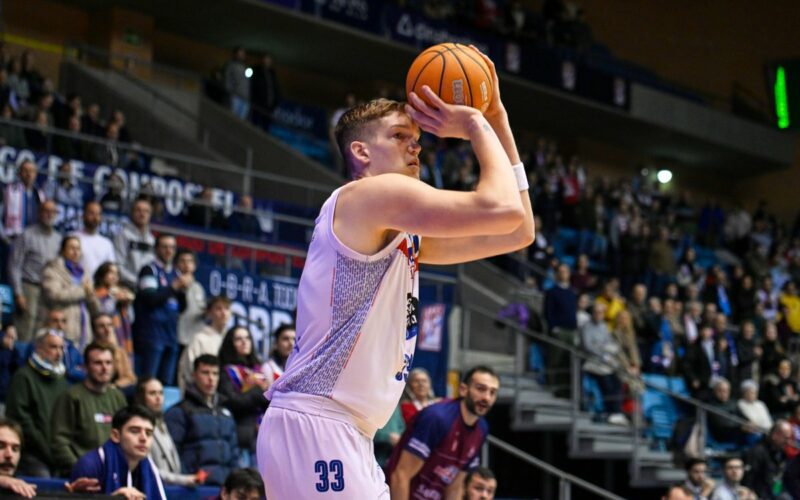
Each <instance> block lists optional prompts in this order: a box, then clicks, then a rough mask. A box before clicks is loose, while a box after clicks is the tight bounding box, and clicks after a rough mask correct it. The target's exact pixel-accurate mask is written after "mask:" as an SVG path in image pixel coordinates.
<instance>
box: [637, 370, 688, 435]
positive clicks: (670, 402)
mask: <svg viewBox="0 0 800 500" xmlns="http://www.w3.org/2000/svg"><path fill="white" fill-rule="evenodd" d="M642 379H643V380H644V381H645V382H647V383H648V384H650V385H653V386H655V387H658V388H662V389H666V390H669V391H672V392H676V393H678V394H681V395H688V391H687V390H686V382H685V381H684V380H683V379H682V378H680V377H667V376H666V375H654V374H644V375H642ZM642 414H643V415H644V418H645V419H646V420H647V421H648V422H649V423H650V426H649V427H648V430H647V435H648V436H650V437H651V438H653V439H654V440H655V441H656V444H657V446H658V447H659V448H665V447H666V442H667V440H669V438H670V437H671V436H672V429H673V427H674V425H675V422H677V421H678V419H679V418H680V416H681V412H680V409H679V407H678V404H677V401H675V399H673V398H672V397H670V396H669V395H667V394H665V393H663V392H661V391H658V390H656V389H652V388H649V387H648V388H646V389H645V391H644V394H642Z"/></svg>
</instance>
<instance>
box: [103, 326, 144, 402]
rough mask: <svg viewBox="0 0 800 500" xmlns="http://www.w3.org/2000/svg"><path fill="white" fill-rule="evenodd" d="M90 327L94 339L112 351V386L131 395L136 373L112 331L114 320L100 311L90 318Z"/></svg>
mask: <svg viewBox="0 0 800 500" xmlns="http://www.w3.org/2000/svg"><path fill="white" fill-rule="evenodd" d="M92 329H93V331H94V341H95V342H97V343H98V344H100V345H102V346H104V347H108V348H110V349H111V352H112V353H113V359H114V377H113V378H112V379H111V381H112V382H113V384H114V386H115V387H116V388H117V389H119V390H120V391H122V393H123V394H125V395H126V396H132V395H133V390H134V387H135V386H136V374H135V373H134V372H133V366H132V365H131V360H130V358H129V357H128V353H127V352H125V349H123V348H121V347H120V346H119V344H118V343H117V335H116V333H115V332H114V321H113V320H112V318H111V316H109V315H108V314H106V313H100V314H98V315H97V316H95V317H94V319H92Z"/></svg>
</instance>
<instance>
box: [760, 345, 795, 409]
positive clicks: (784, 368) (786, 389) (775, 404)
mask: <svg viewBox="0 0 800 500" xmlns="http://www.w3.org/2000/svg"><path fill="white" fill-rule="evenodd" d="M761 392H762V393H763V394H764V403H766V404H767V407H768V408H769V410H770V411H771V412H772V414H773V415H778V416H779V417H784V416H788V415H789V414H790V413H791V412H792V410H793V409H794V407H795V406H796V405H797V403H798V402H800V392H798V387H797V382H796V381H795V378H794V377H792V362H791V361H789V360H788V359H782V360H781V361H780V362H779V363H778V369H777V371H775V372H772V373H769V374H767V375H766V376H765V377H764V380H763V383H762V389H761Z"/></svg>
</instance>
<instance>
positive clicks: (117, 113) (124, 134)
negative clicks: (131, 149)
mask: <svg viewBox="0 0 800 500" xmlns="http://www.w3.org/2000/svg"><path fill="white" fill-rule="evenodd" d="M108 123H109V124H112V123H113V124H114V125H116V126H117V130H118V133H117V135H118V137H119V141H120V142H131V133H130V131H129V130H128V126H127V125H126V124H125V113H123V112H122V110H119V109H115V110H114V111H112V112H111V118H110V119H109V120H108Z"/></svg>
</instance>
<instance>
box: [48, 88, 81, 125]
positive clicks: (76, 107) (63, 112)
mask: <svg viewBox="0 0 800 500" xmlns="http://www.w3.org/2000/svg"><path fill="white" fill-rule="evenodd" d="M82 113H83V106H82V101H81V96H80V95H78V94H76V93H75V92H70V93H69V94H67V98H66V100H63V99H56V100H55V102H54V103H53V122H54V123H55V126H56V127H58V128H67V123H68V122H69V119H70V118H71V117H73V116H74V117H76V118H78V119H79V120H78V125H79V126H80V116H81V114H82Z"/></svg>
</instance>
